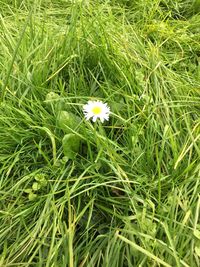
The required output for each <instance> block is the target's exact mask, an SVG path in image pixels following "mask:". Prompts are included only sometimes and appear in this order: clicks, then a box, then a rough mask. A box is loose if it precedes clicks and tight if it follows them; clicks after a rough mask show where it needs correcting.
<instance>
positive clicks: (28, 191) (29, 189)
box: [24, 188, 32, 194]
mask: <svg viewBox="0 0 200 267" xmlns="http://www.w3.org/2000/svg"><path fill="white" fill-rule="evenodd" d="M24 193H27V194H30V193H32V189H31V188H27V189H25V190H24Z"/></svg>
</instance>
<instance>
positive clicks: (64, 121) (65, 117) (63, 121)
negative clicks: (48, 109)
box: [57, 110, 81, 134]
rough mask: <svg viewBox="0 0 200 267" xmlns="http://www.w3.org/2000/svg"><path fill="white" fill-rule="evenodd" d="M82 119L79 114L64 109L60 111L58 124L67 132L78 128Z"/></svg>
mask: <svg viewBox="0 0 200 267" xmlns="http://www.w3.org/2000/svg"><path fill="white" fill-rule="evenodd" d="M80 121H81V119H80V118H79V117H78V116H76V115H74V114H73V113H71V112H67V111H63V110H62V111H60V112H59V114H58V117H57V123H58V126H59V127H60V128H61V129H62V130H63V131H64V132H65V133H67V134H68V133H72V130H75V129H77V126H78V125H79V124H80Z"/></svg>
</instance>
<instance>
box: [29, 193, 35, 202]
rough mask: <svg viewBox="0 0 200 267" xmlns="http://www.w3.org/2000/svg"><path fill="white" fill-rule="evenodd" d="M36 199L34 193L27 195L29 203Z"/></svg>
mask: <svg viewBox="0 0 200 267" xmlns="http://www.w3.org/2000/svg"><path fill="white" fill-rule="evenodd" d="M36 198H37V195H36V194H34V193H30V194H29V195H28V199H29V200H30V201H33V200H35V199H36Z"/></svg>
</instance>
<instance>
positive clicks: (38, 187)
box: [32, 182, 41, 191]
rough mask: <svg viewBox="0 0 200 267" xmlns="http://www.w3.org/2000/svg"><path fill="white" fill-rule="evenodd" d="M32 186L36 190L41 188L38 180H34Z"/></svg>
mask: <svg viewBox="0 0 200 267" xmlns="http://www.w3.org/2000/svg"><path fill="white" fill-rule="evenodd" d="M32 188H33V190H34V191H38V190H39V189H40V188H41V185H40V184H39V183H37V182H34V183H33V185H32Z"/></svg>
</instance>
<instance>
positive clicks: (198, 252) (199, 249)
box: [194, 246, 200, 257]
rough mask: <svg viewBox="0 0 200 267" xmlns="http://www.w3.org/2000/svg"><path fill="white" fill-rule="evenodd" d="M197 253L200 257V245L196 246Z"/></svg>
mask: <svg viewBox="0 0 200 267" xmlns="http://www.w3.org/2000/svg"><path fill="white" fill-rule="evenodd" d="M194 250H195V253H196V254H197V256H198V257H200V247H197V246H196V247H195V249H194Z"/></svg>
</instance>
